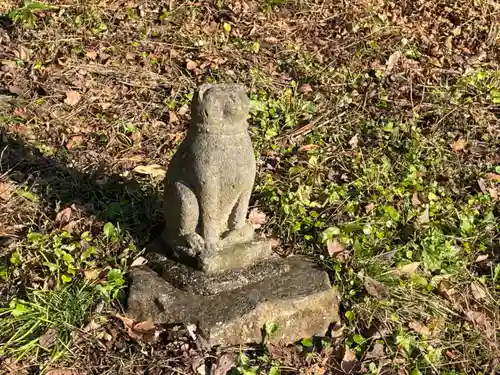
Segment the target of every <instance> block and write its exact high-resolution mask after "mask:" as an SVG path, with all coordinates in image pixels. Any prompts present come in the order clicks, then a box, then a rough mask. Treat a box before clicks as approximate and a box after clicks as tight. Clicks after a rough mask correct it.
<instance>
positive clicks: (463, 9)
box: [0, 0, 500, 375]
mask: <svg viewBox="0 0 500 375" xmlns="http://www.w3.org/2000/svg"><path fill="white" fill-rule="evenodd" d="M0 14H3V16H2V18H1V21H0V22H1V24H0V25H1V28H0V66H1V69H0V137H1V138H0V161H1V169H0V319H2V329H1V332H0V373H2V374H3V373H7V374H36V373H49V374H52V375H56V374H59V375H68V374H160V373H171V372H178V373H196V372H197V373H200V374H204V373H205V371H206V370H207V369H209V368H212V371H213V372H214V373H216V374H223V373H225V372H226V371H227V370H228V369H230V368H231V367H235V368H233V370H232V371H233V372H239V373H242V374H256V373H272V374H273V375H276V374H278V373H280V372H281V373H287V372H301V373H304V374H313V373H316V374H322V373H325V372H327V371H328V372H331V373H349V372H351V373H370V374H382V373H391V374H392V373H397V374H420V373H436V374H438V373H439V374H458V373H468V374H469V373H477V374H479V373H483V374H485V373H490V374H493V373H495V371H499V366H500V364H499V360H498V358H500V348H499V339H500V335H499V332H500V330H499V325H500V284H499V283H500V264H499V259H500V237H499V233H500V208H499V204H498V199H499V194H500V153H499V151H500V149H499V148H500V147H499V146H500V87H499V86H500V71H499V61H500V49H499V46H500V44H499V43H500V39H499V33H500V26H499V25H500V23H499V22H498V20H499V16H500V7H499V5H498V3H497V2H495V1H492V0H460V1H451V0H450V1H446V0H435V1H430V0H416V1H381V0H379V1H377V0H349V1H341V0H339V1H333V0H332V1H320V0H213V1H198V2H196V1H186V0H170V1H149V0H145V1H138V0H127V1H125V0H124V1H122V0H116V1H113V0H109V1H100V2H98V1H64V0H61V1H47V2H45V3H44V4H41V3H29V2H25V3H21V2H18V1H14V0H6V1H5V0H4V1H3V2H0ZM204 82H239V83H242V84H244V85H245V86H246V87H247V89H248V93H249V96H250V98H251V99H252V112H251V116H250V118H249V123H250V132H251V135H252V138H253V141H254V146H255V151H256V155H257V159H258V176H257V182H256V187H255V192H254V195H253V197H252V202H251V203H252V209H253V210H254V211H252V212H253V215H254V218H255V217H256V218H257V219H258V221H259V222H262V221H263V214H266V216H267V220H266V222H265V223H263V224H262V227H261V229H260V230H261V233H263V234H265V235H267V236H273V237H274V238H276V239H278V240H279V243H280V245H279V246H278V248H277V250H278V251H279V252H281V253H283V254H290V253H303V254H308V255H310V256H312V257H314V258H315V259H317V261H318V262H319V263H321V264H322V265H323V266H324V267H325V269H327V270H328V271H329V273H330V276H331V280H332V282H333V284H334V285H335V286H336V287H337V288H338V289H339V291H340V293H341V295H342V306H341V309H342V321H341V322H336V324H335V326H334V327H333V330H332V333H331V337H327V338H324V339H322V340H316V339H314V340H313V339H310V338H298V339H299V341H298V342H297V344H296V345H293V346H274V345H270V344H266V341H265V338H264V341H263V343H262V344H261V345H258V346H256V347H252V348H233V349H232V350H229V351H228V350H226V351H221V350H220V349H210V348H206V347H205V346H204V345H203V343H202V342H201V341H200V338H199V337H197V336H196V334H195V333H193V332H192V330H193V329H192V327H191V328H190V327H184V326H178V327H154V326H152V325H151V324H150V323H149V322H132V321H130V320H128V319H126V318H125V317H123V311H122V308H121V302H122V301H123V293H124V292H123V291H124V290H125V289H124V288H125V287H126V273H127V269H128V268H129V267H130V266H131V264H132V263H133V262H134V261H136V262H138V261H139V262H140V261H141V257H140V256H141V251H142V249H143V248H144V246H145V244H147V243H148V241H150V240H151V239H152V238H154V237H155V236H156V235H157V233H158V229H160V228H161V222H162V207H161V204H160V201H159V197H160V196H161V189H162V185H161V178H162V176H163V171H164V168H165V167H166V166H168V161H169V159H170V157H171V156H172V154H173V152H174V151H175V148H176V146H177V145H178V144H179V142H180V141H181V140H182V138H183V136H184V132H185V130H186V127H187V124H188V122H189V115H190V114H189V106H188V104H189V102H190V99H191V96H192V93H193V90H194V88H195V87H196V86H197V85H199V84H201V83H204ZM267 328H268V329H267V334H272V331H273V330H274V329H275V328H276V327H273V326H272V325H270V326H269V327H267ZM277 329H279V327H277ZM193 335H194V336H193ZM195 336H196V339H195V338H194V337H195ZM224 353H226V354H224ZM203 366H205V367H203ZM214 369H215V370H214Z"/></svg>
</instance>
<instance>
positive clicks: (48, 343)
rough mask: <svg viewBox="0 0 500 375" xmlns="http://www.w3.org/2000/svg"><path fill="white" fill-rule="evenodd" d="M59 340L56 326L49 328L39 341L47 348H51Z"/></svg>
mask: <svg viewBox="0 0 500 375" xmlns="http://www.w3.org/2000/svg"><path fill="white" fill-rule="evenodd" d="M56 341H57V331H56V330H55V329H54V328H49V329H48V330H47V331H46V332H45V333H44V334H43V335H42V336H40V338H39V339H38V343H39V344H40V346H42V347H44V348H45V349H50V348H51V347H53V346H54V345H55V343H56Z"/></svg>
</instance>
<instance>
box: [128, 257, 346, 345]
mask: <svg viewBox="0 0 500 375" xmlns="http://www.w3.org/2000/svg"><path fill="white" fill-rule="evenodd" d="M282 262H283V264H282V265H280V267H282V268H281V270H282V271H281V272H278V274H276V275H275V276H269V275H268V274H267V273H265V274H266V275H267V277H264V278H262V277H261V278H260V279H259V278H258V280H256V281H255V280H253V281H252V280H248V283H247V284H246V285H245V286H241V287H239V288H237V289H233V288H229V289H225V288H221V289H220V290H222V291H221V292H219V293H217V294H212V295H199V294H192V293H189V292H186V291H183V290H180V289H177V288H176V287H174V286H173V285H172V284H170V283H168V282H166V281H165V280H164V279H162V278H161V277H159V276H158V275H157V274H156V273H155V272H154V271H152V270H151V269H149V268H147V267H134V268H132V269H131V271H130V290H129V298H128V302H127V304H128V310H127V314H128V315H129V316H130V317H132V318H133V319H136V320H146V319H148V318H152V319H153V321H154V322H156V323H161V324H171V323H181V322H182V323H194V324H197V325H198V327H199V329H200V330H201V332H202V333H203V335H204V336H205V338H206V339H207V340H208V342H209V343H210V344H211V345H223V346H226V345H237V344H245V343H250V342H259V341H260V340H261V328H262V327H263V326H264V324H265V323H266V322H272V323H276V324H278V326H279V329H278V331H277V332H276V334H275V335H274V336H273V337H272V341H278V342H283V343H290V342H293V341H295V340H297V339H300V338H302V337H310V336H313V335H324V334H325V333H326V331H327V329H328V326H329V324H330V323H332V322H335V321H338V320H339V317H338V302H339V298H338V294H337V292H336V290H335V289H334V288H332V287H331V285H330V283H329V280H328V275H327V274H326V272H324V271H322V270H320V269H318V268H317V267H316V266H315V265H314V264H313V263H311V262H310V261H308V260H306V259H304V258H303V257H298V256H295V257H291V258H288V259H286V260H282ZM278 263H279V262H278Z"/></svg>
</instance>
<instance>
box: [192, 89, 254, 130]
mask: <svg viewBox="0 0 500 375" xmlns="http://www.w3.org/2000/svg"><path fill="white" fill-rule="evenodd" d="M249 106H250V101H249V100H248V97H247V94H246V92H245V89H244V88H243V87H242V86H240V85H237V84H226V85H211V84H204V85H202V86H201V87H200V88H199V89H198V90H197V91H196V93H195V94H194V98H193V104H192V107H191V117H192V124H191V127H194V128H195V129H196V130H197V131H202V132H207V133H211V132H215V133H227V134H231V133H238V132H241V131H244V130H246V129H247V127H248V125H247V122H246V120H247V117H248V111H249Z"/></svg>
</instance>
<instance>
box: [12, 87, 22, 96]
mask: <svg viewBox="0 0 500 375" xmlns="http://www.w3.org/2000/svg"><path fill="white" fill-rule="evenodd" d="M9 91H10V92H11V93H13V94H16V95H21V94H22V93H23V89H22V88H20V87H18V86H9Z"/></svg>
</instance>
